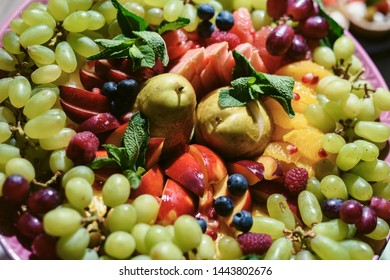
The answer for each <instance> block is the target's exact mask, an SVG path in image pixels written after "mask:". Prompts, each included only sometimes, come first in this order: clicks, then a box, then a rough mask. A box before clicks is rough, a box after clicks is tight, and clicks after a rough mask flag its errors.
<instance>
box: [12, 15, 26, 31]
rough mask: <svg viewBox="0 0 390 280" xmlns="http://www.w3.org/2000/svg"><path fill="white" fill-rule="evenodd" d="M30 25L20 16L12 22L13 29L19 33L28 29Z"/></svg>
mask: <svg viewBox="0 0 390 280" xmlns="http://www.w3.org/2000/svg"><path fill="white" fill-rule="evenodd" d="M28 27H29V26H28V24H27V23H25V22H24V20H23V19H22V18H20V17H18V18H14V19H13V20H11V22H10V28H11V31H12V32H14V33H16V34H18V35H20V34H22V33H23V31H24V30H26V29H27V28H28Z"/></svg>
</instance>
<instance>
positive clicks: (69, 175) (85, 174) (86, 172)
mask: <svg viewBox="0 0 390 280" xmlns="http://www.w3.org/2000/svg"><path fill="white" fill-rule="evenodd" d="M73 178H83V179H85V180H87V181H88V183H89V184H90V185H93V183H94V181H95V173H94V172H93V170H92V169H91V168H89V167H88V166H85V165H78V166H75V167H72V168H71V169H69V170H68V171H67V172H66V173H65V174H64V175H63V176H62V181H61V184H62V186H63V187H65V186H66V184H67V183H68V181H69V180H70V179H73Z"/></svg>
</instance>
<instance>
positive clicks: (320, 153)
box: [318, 148, 328, 158]
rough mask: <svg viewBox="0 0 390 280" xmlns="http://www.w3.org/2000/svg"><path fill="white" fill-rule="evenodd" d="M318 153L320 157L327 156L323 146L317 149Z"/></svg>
mask: <svg viewBox="0 0 390 280" xmlns="http://www.w3.org/2000/svg"><path fill="white" fill-rule="evenodd" d="M318 155H319V157H320V158H326V157H328V153H327V152H326V151H325V150H324V149H323V148H321V149H319V150H318Z"/></svg>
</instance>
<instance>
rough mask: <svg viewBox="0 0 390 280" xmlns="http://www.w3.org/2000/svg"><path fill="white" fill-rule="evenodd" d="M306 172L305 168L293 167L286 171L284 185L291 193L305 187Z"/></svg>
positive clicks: (298, 191)
mask: <svg viewBox="0 0 390 280" xmlns="http://www.w3.org/2000/svg"><path fill="white" fill-rule="evenodd" d="M307 179H308V172H307V170H306V169H305V168H299V167H296V168H293V169H291V170H289V171H287V172H286V175H285V177H284V187H285V188H286V189H287V190H288V191H289V192H290V193H291V194H298V193H300V192H301V191H303V190H304V189H305V188H306V185H307Z"/></svg>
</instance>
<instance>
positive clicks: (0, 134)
mask: <svg viewBox="0 0 390 280" xmlns="http://www.w3.org/2000/svg"><path fill="white" fill-rule="evenodd" d="M11 135H12V131H11V130H10V128H9V124H8V123H6V122H0V143H3V142H5V141H7V140H8V139H9V138H10V137H11Z"/></svg>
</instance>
